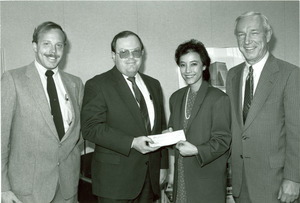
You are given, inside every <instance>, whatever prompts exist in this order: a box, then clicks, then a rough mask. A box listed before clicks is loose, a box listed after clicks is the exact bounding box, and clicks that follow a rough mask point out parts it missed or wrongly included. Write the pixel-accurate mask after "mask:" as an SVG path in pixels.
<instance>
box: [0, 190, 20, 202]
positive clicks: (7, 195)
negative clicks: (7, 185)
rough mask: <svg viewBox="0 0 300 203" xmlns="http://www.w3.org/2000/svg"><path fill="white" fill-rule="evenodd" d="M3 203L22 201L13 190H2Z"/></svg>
mask: <svg viewBox="0 0 300 203" xmlns="http://www.w3.org/2000/svg"><path fill="white" fill-rule="evenodd" d="M1 202H2V203H22V202H21V201H20V200H19V199H18V198H17V197H16V195H15V194H14V193H13V192H12V191H7V192H1Z"/></svg>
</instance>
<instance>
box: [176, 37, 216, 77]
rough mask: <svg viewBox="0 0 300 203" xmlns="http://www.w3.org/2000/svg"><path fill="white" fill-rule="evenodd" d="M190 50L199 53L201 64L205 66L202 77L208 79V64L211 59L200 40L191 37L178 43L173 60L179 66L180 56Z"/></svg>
mask: <svg viewBox="0 0 300 203" xmlns="http://www.w3.org/2000/svg"><path fill="white" fill-rule="evenodd" d="M191 52H195V53H198V54H199V56H200V59H201V62H202V64H203V66H206V69H205V70H204V71H203V73H202V74H203V75H202V77H203V79H204V80H206V81H209V79H210V74H209V66H210V61H211V59H210V57H209V55H208V53H207V50H206V48H205V46H204V44H203V43H202V42H200V41H198V40H195V39H191V40H189V41H187V42H184V43H182V44H180V45H179V46H178V47H177V49H176V51H175V61H176V63H177V65H178V66H179V63H180V57H181V56H183V55H185V54H187V53H191Z"/></svg>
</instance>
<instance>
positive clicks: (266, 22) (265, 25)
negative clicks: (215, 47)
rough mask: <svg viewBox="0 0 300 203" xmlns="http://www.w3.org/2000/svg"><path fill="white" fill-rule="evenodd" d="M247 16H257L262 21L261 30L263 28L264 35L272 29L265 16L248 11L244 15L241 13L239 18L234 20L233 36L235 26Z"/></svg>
mask: <svg viewBox="0 0 300 203" xmlns="http://www.w3.org/2000/svg"><path fill="white" fill-rule="evenodd" d="M249 16H259V17H260V18H261V19H262V23H263V28H264V31H265V33H266V32H267V31H270V30H272V27H271V25H270V24H269V21H268V18H267V17H266V16H265V15H263V14H262V13H259V12H255V11H248V12H246V13H243V14H242V15H240V16H239V17H237V19H236V20H235V28H234V34H235V35H236V34H237V30H236V26H237V24H238V22H239V21H240V20H241V19H242V18H245V17H249Z"/></svg>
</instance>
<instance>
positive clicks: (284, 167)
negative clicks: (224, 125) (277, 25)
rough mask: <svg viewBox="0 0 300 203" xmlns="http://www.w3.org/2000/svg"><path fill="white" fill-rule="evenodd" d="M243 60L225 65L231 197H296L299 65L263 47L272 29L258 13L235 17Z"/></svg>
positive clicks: (299, 184)
mask: <svg viewBox="0 0 300 203" xmlns="http://www.w3.org/2000/svg"><path fill="white" fill-rule="evenodd" d="M235 35H236V37H237V42H238V46H239V49H240V51H241V52H242V54H243V55H244V57H245V59H246V62H245V63H242V64H240V65H238V66H236V67H234V68H232V69H230V71H229V73H228V76H227V87H226V90H227V94H228V95H229V97H230V100H231V104H232V108H231V109H232V121H233V123H232V188H233V196H234V198H235V200H236V202H242V203H247V202H253V203H256V202H265V203H274V202H298V201H299V188H300V125H299V124H300V75H299V74H300V73H299V67H296V66H294V65H292V64H289V63H287V62H285V61H282V60H280V59H277V58H275V57H274V56H273V55H272V54H271V53H269V51H268V43H269V41H270V39H271V36H272V29H271V26H270V25H269V23H268V20H267V18H266V17H265V16H264V15H262V14H261V13H256V12H247V13H245V14H243V15H241V16H240V17H238V18H237V20H236V28H235Z"/></svg>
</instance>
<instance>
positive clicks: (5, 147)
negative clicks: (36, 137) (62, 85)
mask: <svg viewBox="0 0 300 203" xmlns="http://www.w3.org/2000/svg"><path fill="white" fill-rule="evenodd" d="M16 97H17V95H16V89H15V85H14V81H13V78H12V76H11V74H10V73H9V72H5V73H4V74H3V76H2V80H1V102H2V103H1V191H2V192H5V191H9V190H11V186H10V181H9V178H8V162H9V160H8V159H9V153H10V140H11V137H10V136H11V134H10V132H11V127H12V122H13V117H14V112H15V106H16Z"/></svg>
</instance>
